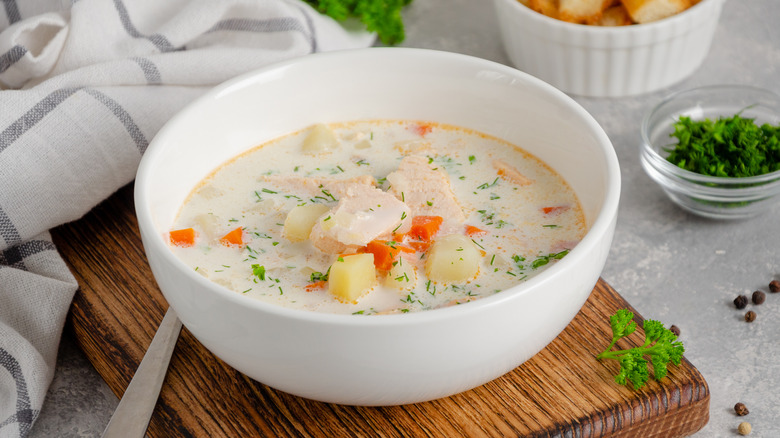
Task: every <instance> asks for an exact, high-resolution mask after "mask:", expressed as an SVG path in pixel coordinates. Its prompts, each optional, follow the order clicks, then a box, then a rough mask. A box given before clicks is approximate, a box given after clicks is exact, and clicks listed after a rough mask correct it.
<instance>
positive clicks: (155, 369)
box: [101, 307, 181, 438]
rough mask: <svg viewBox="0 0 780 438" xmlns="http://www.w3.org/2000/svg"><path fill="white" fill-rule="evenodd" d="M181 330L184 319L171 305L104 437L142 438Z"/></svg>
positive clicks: (104, 432)
mask: <svg viewBox="0 0 780 438" xmlns="http://www.w3.org/2000/svg"><path fill="white" fill-rule="evenodd" d="M179 332H181V321H179V318H178V316H177V315H176V313H175V312H174V311H173V309H171V308H170V307H169V308H168V311H167V312H166V313H165V317H164V318H163V320H162V322H161V323H160V327H159V328H158V329H157V333H155V335H154V339H152V343H151V345H149V349H148V350H146V354H145V355H144V358H143V359H142V360H141V364H140V365H139V366H138V369H137V370H136V371H135V375H134V376H133V378H132V380H130V384H129V385H128V386H127V389H126V390H125V393H124V395H123V396H122V399H121V400H120V401H119V405H118V406H117V408H116V410H115V411H114V413H113V415H112V416H111V420H110V421H109V422H108V425H107V426H106V428H105V430H104V431H103V435H101V436H102V438H119V437H122V438H142V437H143V436H144V435H146V429H147V428H148V427H149V420H150V419H151V418H152V412H154V407H155V406H156V405H157V398H158V397H159V395H160V388H161V387H162V383H163V380H164V379H165V375H166V373H167V372H168V363H169V362H170V360H171V355H172V354H173V349H174V347H176V341H177V340H178V339H179Z"/></svg>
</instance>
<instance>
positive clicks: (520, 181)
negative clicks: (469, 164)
mask: <svg viewBox="0 0 780 438" xmlns="http://www.w3.org/2000/svg"><path fill="white" fill-rule="evenodd" d="M492 164H493V168H494V169H496V173H497V174H498V176H500V177H501V179H503V180H506V181H509V182H513V183H515V184H517V185H520V186H526V185H528V184H531V183H532V182H533V181H531V180H530V179H528V178H526V176H525V175H523V174H522V173H520V171H519V170H517V169H515V167H514V166H512V165H511V164H509V163H507V162H505V161H502V160H493V163H492Z"/></svg>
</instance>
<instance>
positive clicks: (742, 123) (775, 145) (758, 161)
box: [666, 114, 780, 178]
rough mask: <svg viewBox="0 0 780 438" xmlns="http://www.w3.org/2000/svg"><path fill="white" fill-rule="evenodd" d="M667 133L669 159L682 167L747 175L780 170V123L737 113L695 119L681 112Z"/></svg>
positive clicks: (715, 173) (721, 174) (705, 172)
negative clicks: (674, 142) (674, 140)
mask: <svg viewBox="0 0 780 438" xmlns="http://www.w3.org/2000/svg"><path fill="white" fill-rule="evenodd" d="M670 137H675V138H677V145H675V146H674V147H673V148H668V149H666V151H668V152H669V156H668V157H667V158H666V159H667V160H668V161H669V162H671V163H672V164H674V165H676V166H677V167H680V168H682V169H685V170H689V171H691V172H696V173H699V174H702V175H709V176H717V177H736V178H742V177H749V176H756V175H763V174H765V173H769V172H774V171H777V170H780V125H778V126H772V125H770V124H768V123H764V124H762V125H761V126H759V125H757V124H756V123H755V120H754V119H752V118H743V117H741V116H740V115H739V114H736V115H734V116H733V117H720V118H718V119H716V120H714V121H713V120H711V119H705V120H698V121H694V120H691V118H690V117H687V116H680V118H679V119H678V120H677V121H676V122H675V123H674V132H673V133H672V134H670Z"/></svg>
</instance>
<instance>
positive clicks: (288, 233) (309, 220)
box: [283, 204, 330, 242]
mask: <svg viewBox="0 0 780 438" xmlns="http://www.w3.org/2000/svg"><path fill="white" fill-rule="evenodd" d="M328 210H330V209H329V208H328V206H327V205H324V204H306V205H299V206H296V207H294V208H293V209H292V210H290V212H289V213H287V218H285V220H284V229H283V233H284V237H286V238H287V240H289V241H290V242H303V241H304V240H306V239H308V238H309V234H311V229H312V227H314V224H315V223H316V222H317V219H319V217H320V216H322V215H323V214H325V213H327V212H328Z"/></svg>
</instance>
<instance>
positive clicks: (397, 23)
mask: <svg viewBox="0 0 780 438" xmlns="http://www.w3.org/2000/svg"><path fill="white" fill-rule="evenodd" d="M305 1H306V2H307V3H309V4H310V5H312V6H313V7H314V8H315V9H317V10H318V11H319V12H320V13H322V14H325V15H328V16H330V17H332V18H334V19H336V20H338V21H344V20H346V19H347V18H349V17H357V18H359V19H360V21H361V22H362V23H363V24H364V25H365V26H366V29H367V30H368V31H369V32H376V34H377V36H378V37H379V39H380V40H381V41H382V42H383V43H385V44H387V45H394V44H398V43H400V42H401V41H403V40H404V37H405V36H406V35H405V33H404V24H403V20H402V18H401V9H403V7H404V6H406V5H408V4H409V3H411V2H412V0H305Z"/></svg>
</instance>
